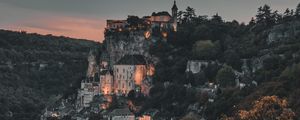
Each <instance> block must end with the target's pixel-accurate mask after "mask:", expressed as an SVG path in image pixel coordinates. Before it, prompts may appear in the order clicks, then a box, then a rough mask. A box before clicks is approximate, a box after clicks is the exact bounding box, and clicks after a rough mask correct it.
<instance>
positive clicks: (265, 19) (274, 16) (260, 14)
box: [256, 5, 281, 32]
mask: <svg viewBox="0 0 300 120" xmlns="http://www.w3.org/2000/svg"><path fill="white" fill-rule="evenodd" d="M277 12H278V11H275V12H272V9H271V7H270V6H269V5H264V6H261V7H259V8H258V11H257V15H256V23H257V24H258V26H256V32H260V31H261V30H263V29H266V28H269V27H271V26H272V25H274V24H275V23H276V22H278V20H279V19H281V16H280V15H279V14H278V13H277Z"/></svg>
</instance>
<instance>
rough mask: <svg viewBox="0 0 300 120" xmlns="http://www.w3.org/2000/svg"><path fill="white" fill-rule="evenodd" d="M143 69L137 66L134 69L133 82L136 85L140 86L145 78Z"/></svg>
mask: <svg viewBox="0 0 300 120" xmlns="http://www.w3.org/2000/svg"><path fill="white" fill-rule="evenodd" d="M145 73H146V71H145V67H142V66H137V67H136V69H135V75H134V81H135V84H136V85H141V84H142V81H143V79H144V77H145Z"/></svg>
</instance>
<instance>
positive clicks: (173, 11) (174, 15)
mask: <svg viewBox="0 0 300 120" xmlns="http://www.w3.org/2000/svg"><path fill="white" fill-rule="evenodd" d="M177 13H178V8H177V5H176V0H174V4H173V7H172V19H173V30H174V31H175V32H176V31H177Z"/></svg>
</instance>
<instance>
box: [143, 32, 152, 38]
mask: <svg viewBox="0 0 300 120" xmlns="http://www.w3.org/2000/svg"><path fill="white" fill-rule="evenodd" d="M144 36H145V38H146V39H149V38H150V36H151V33H150V31H146V32H145V33H144Z"/></svg>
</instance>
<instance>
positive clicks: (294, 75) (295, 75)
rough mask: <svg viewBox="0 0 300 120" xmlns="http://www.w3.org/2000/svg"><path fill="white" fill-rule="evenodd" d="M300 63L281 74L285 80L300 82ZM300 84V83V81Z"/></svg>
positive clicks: (287, 68)
mask: <svg viewBox="0 0 300 120" xmlns="http://www.w3.org/2000/svg"><path fill="white" fill-rule="evenodd" d="M299 73H300V63H298V64H293V65H292V66H287V67H286V68H285V70H284V71H282V73H281V74H280V77H281V78H283V79H289V80H295V81H299V79H300V74H299ZM299 82H300V81H299Z"/></svg>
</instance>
